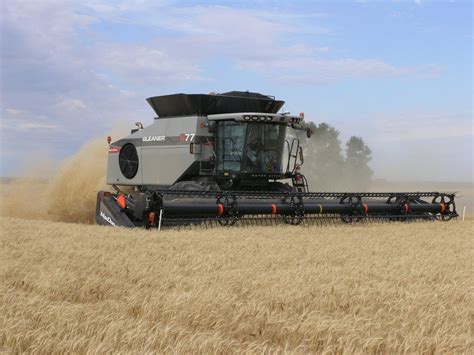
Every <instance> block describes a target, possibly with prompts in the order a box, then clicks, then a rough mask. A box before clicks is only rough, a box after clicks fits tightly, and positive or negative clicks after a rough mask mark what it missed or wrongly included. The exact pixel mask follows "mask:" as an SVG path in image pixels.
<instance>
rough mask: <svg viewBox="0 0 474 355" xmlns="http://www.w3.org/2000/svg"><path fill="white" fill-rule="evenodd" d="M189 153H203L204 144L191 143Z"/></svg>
mask: <svg viewBox="0 0 474 355" xmlns="http://www.w3.org/2000/svg"><path fill="white" fill-rule="evenodd" d="M189 153H190V154H201V153H202V144H200V143H190V144H189Z"/></svg>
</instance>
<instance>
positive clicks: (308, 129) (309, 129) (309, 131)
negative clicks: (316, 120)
mask: <svg viewBox="0 0 474 355" xmlns="http://www.w3.org/2000/svg"><path fill="white" fill-rule="evenodd" d="M312 135H313V130H312V129H311V128H309V127H308V128H306V137H308V138H311V136H312Z"/></svg>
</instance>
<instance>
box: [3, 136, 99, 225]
mask: <svg viewBox="0 0 474 355" xmlns="http://www.w3.org/2000/svg"><path fill="white" fill-rule="evenodd" d="M107 153H108V149H107V144H106V142H105V139H104V138H101V139H94V140H91V141H89V142H88V143H86V144H85V145H84V146H83V147H82V148H81V149H80V150H79V151H78V152H77V153H76V154H74V155H73V156H72V157H70V158H68V159H66V160H65V161H64V162H63V163H62V164H61V166H60V167H59V168H56V172H55V173H54V174H53V176H52V177H50V178H48V179H45V178H44V174H45V172H44V166H48V167H49V168H50V169H54V168H52V165H54V164H53V163H52V162H51V161H47V162H41V163H40V164H35V165H34V167H33V168H31V171H29V172H28V173H27V174H26V177H24V178H20V179H15V180H13V181H10V182H3V183H2V184H1V193H2V199H1V200H0V213H1V215H2V216H9V217H20V218H27V219H45V220H50V221H64V222H75V223H93V221H94V214H95V203H96V195H97V191H98V190H101V189H104V188H106V187H107V185H106V184H105V172H106V162H107ZM38 166H42V167H43V168H41V169H38V168H37V167H38Z"/></svg>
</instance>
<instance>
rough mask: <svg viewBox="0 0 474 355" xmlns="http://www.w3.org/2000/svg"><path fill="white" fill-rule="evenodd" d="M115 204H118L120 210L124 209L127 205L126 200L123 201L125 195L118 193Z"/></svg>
mask: <svg viewBox="0 0 474 355" xmlns="http://www.w3.org/2000/svg"><path fill="white" fill-rule="evenodd" d="M117 205H119V206H120V208H121V209H122V210H124V209H125V208H126V207H127V201H125V196H124V195H122V194H120V195H118V197H117Z"/></svg>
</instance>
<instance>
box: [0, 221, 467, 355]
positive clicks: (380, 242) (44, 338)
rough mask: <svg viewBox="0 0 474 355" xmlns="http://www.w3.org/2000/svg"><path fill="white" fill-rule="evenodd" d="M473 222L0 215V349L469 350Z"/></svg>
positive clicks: (180, 350) (299, 351)
mask: <svg viewBox="0 0 474 355" xmlns="http://www.w3.org/2000/svg"><path fill="white" fill-rule="evenodd" d="M473 227H474V222H473V221H472V220H468V221H465V222H461V221H452V222H450V223H427V222H425V223H410V224H399V223H393V224H370V225H364V226H324V227H312V228H305V227H278V228H270V227H259V228H244V229H236V228H229V229H223V228H218V229H212V230H205V229H203V230H197V231H196V230H188V231H162V232H156V231H155V232H150V231H144V230H125V229H112V228H108V227H100V226H94V225H81V224H66V223H62V222H49V221H27V220H23V219H16V218H0V231H1V232H0V233H1V234H0V353H1V352H2V351H3V352H6V353H10V352H14V353H18V352H39V353H50V352H80V353H83V352H106V351H110V352H119V351H121V352H135V353H144V352H154V351H157V352H171V351H173V352H179V353H190V352H193V353H210V352H221V353H224V352H225V353H226V352H242V351H247V352H256V353H262V352H265V351H266V352H295V353H307V352H334V353H339V352H346V353H353V352H359V353H361V352H363V353H373V352H385V353H399V352H410V353H433V352H447V353H462V352H466V353H468V352H471V353H472V351H473V348H472V345H473V343H472V334H473V332H472V330H473V329H472V328H473V323H472V318H471V317H472V315H471V314H472V308H471V307H472V298H471V297H472V286H473V282H472V281H473V279H472V271H473V268H472V257H473V254H472V252H473Z"/></svg>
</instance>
